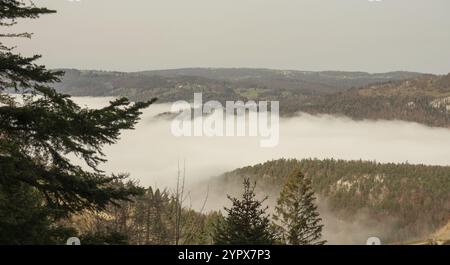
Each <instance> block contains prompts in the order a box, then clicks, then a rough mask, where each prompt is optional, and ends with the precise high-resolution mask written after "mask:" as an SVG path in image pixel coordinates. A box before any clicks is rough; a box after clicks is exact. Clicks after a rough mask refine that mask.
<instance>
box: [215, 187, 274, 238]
mask: <svg viewBox="0 0 450 265" xmlns="http://www.w3.org/2000/svg"><path fill="white" fill-rule="evenodd" d="M254 190H255V184H254V185H251V184H250V180H249V179H244V193H243V195H242V199H241V200H239V199H238V198H232V197H230V196H228V199H230V200H231V202H232V207H231V208H229V209H228V208H225V211H226V212H227V213H228V215H227V216H226V217H224V218H223V219H222V220H221V221H219V222H218V223H217V224H216V227H215V230H214V233H213V240H214V243H215V244H217V245H271V244H274V243H275V235H274V233H273V230H272V226H271V221H270V219H269V217H268V215H267V214H266V211H267V207H265V208H264V207H263V205H262V204H263V202H264V201H265V200H266V199H267V198H266V199H264V200H262V201H259V200H257V199H256V198H255V197H256V194H255V191H254Z"/></svg>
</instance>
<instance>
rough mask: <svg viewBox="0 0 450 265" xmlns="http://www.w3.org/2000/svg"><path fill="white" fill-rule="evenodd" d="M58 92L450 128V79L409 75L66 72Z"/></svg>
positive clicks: (245, 71)
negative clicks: (257, 106)
mask: <svg viewBox="0 0 450 265" xmlns="http://www.w3.org/2000/svg"><path fill="white" fill-rule="evenodd" d="M65 71H66V74H65V76H64V78H63V79H62V82H61V83H59V84H57V86H56V87H57V89H58V90H59V91H61V92H63V93H68V94H70V95H73V96H126V97H128V98H130V99H132V100H143V99H151V98H154V97H158V99H159V102H160V103H164V102H174V101H177V100H187V101H192V99H193V94H194V93H196V92H201V93H202V94H203V100H204V101H207V100H218V101H220V102H225V101H227V100H232V101H237V100H243V101H248V100H277V101H279V102H280V112H281V114H282V115H284V116H292V115H295V114H296V113H297V112H307V113H310V114H332V115H342V116H347V117H350V118H352V119H356V120H361V119H371V120H404V121H411V122H417V123H421V124H425V125H429V126H437V127H449V126H450V117H449V116H450V115H449V114H450V113H449V109H450V75H446V76H437V75H425V74H418V73H410V72H391V73H385V74H368V73H362V72H331V71H328V72H302V71H282V70H267V69H239V68H237V69H201V68H198V69H179V70H160V71H147V72H136V73H121V72H103V71H78V70H65Z"/></svg>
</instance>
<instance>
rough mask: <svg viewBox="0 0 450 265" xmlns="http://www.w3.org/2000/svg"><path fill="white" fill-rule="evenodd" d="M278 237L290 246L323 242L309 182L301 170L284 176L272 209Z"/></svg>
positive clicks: (319, 221)
mask: <svg viewBox="0 0 450 265" xmlns="http://www.w3.org/2000/svg"><path fill="white" fill-rule="evenodd" d="M274 220H275V221H276V222H277V223H278V227H279V230H280V231H281V238H282V240H283V241H284V243H286V244H290V245H323V244H325V243H326V241H322V240H321V237H322V228H323V225H321V221H322V219H321V218H320V217H319V213H318V211H317V206H316V205H315V197H314V191H313V190H312V187H311V181H310V179H309V178H307V177H305V176H304V175H303V174H302V172H301V171H300V170H295V171H294V172H293V173H292V174H291V175H290V176H289V177H288V179H287V181H286V184H285V185H284V187H283V190H282V191H281V193H280V197H279V199H278V203H277V206H276V208H275V215H274Z"/></svg>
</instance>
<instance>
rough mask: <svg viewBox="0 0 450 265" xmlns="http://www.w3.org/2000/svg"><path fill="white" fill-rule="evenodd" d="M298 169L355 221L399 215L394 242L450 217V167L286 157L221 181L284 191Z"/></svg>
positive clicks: (433, 227) (431, 228) (344, 215)
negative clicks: (247, 179) (251, 183)
mask: <svg viewBox="0 0 450 265" xmlns="http://www.w3.org/2000/svg"><path fill="white" fill-rule="evenodd" d="M297 168H298V169H300V170H301V172H303V174H305V176H307V177H309V178H310V179H311V182H312V183H311V184H312V188H313V190H314V191H315V192H316V194H317V195H318V196H320V197H321V198H322V199H324V200H325V201H326V202H328V205H329V206H330V207H331V209H332V211H333V212H334V213H335V214H336V215H337V216H340V217H341V218H343V219H345V220H349V221H351V219H352V218H354V216H355V215H356V214H357V213H358V212H359V211H361V210H364V211H367V212H368V213H369V215H370V216H371V217H372V218H373V220H379V221H380V222H382V221H383V220H393V219H394V220H395V229H394V231H395V232H393V234H392V235H391V238H389V239H388V240H391V241H402V240H405V239H411V238H414V237H423V236H428V235H429V233H430V232H433V231H435V230H436V229H438V228H440V227H441V226H443V225H445V224H446V223H447V222H448V221H449V220H450V204H449V202H450V181H449V180H450V167H443V166H426V165H411V164H408V163H403V164H394V163H388V164H382V163H377V162H372V161H343V160H334V159H325V160H317V159H304V160H301V161H299V160H295V159H280V160H274V161H269V162H266V163H263V164H258V165H255V166H248V167H244V168H241V169H237V170H235V171H232V172H230V173H226V174H224V175H223V176H222V177H221V179H220V181H218V183H216V184H217V185H220V186H221V187H222V189H224V187H226V186H227V187H228V188H229V189H230V190H231V189H233V186H236V185H239V183H240V181H241V179H242V177H250V178H251V179H253V180H256V181H257V182H258V187H259V189H260V190H261V192H263V193H264V194H278V192H279V191H280V190H281V188H282V183H284V180H285V179H286V178H287V177H288V176H289V175H290V174H291V173H292V171H293V170H295V169H297Z"/></svg>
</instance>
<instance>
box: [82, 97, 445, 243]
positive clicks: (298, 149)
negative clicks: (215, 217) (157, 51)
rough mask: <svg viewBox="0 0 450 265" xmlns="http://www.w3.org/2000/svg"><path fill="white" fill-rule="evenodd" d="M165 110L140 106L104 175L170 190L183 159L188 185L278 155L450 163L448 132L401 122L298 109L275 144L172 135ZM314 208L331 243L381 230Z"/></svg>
mask: <svg viewBox="0 0 450 265" xmlns="http://www.w3.org/2000/svg"><path fill="white" fill-rule="evenodd" d="M74 99H75V101H76V102H77V103H80V104H81V105H87V106H89V107H101V106H104V105H105V104H106V103H107V102H108V100H111V98H74ZM170 107H171V105H170V104H155V105H152V106H150V108H149V109H147V110H145V111H144V114H143V116H142V120H141V121H140V122H139V124H137V126H136V129H135V130H132V131H126V132H124V133H123V134H122V136H121V139H120V141H119V142H118V143H117V144H115V145H112V146H107V147H106V148H105V149H104V151H105V154H106V156H107V159H108V162H107V163H106V164H104V165H103V169H104V170H106V171H107V172H108V173H113V172H114V173H130V175H131V177H132V178H134V179H138V180H139V182H140V184H141V185H144V186H148V185H152V186H158V187H172V188H173V186H174V184H175V183H176V176H177V163H178V161H180V165H181V167H183V161H184V160H186V182H187V183H188V184H191V185H194V184H196V183H199V182H203V181H205V180H207V179H208V178H210V177H214V176H218V175H220V174H222V173H224V172H226V171H230V170H233V169H236V168H239V167H242V166H248V165H253V164H257V163H262V162H265V161H267V160H272V159H279V158H297V159H302V158H320V159H322V158H335V159H345V160H359V159H362V160H376V161H378V162H397V163H401V162H409V163H412V164H430V165H449V164H450V130H448V129H438V128H430V127H426V126H423V125H419V124H415V123H408V122H402V121H352V120H350V119H346V118H337V117H332V116H311V115H307V114H299V115H298V116H297V117H294V118H282V119H280V141H279V145H278V146H276V147H274V148H262V147H260V140H261V138H258V137H175V136H173V135H172V133H171V130H170V129H171V122H172V120H169V119H160V118H159V119H157V118H155V115H157V114H159V113H162V112H165V111H168V110H170ZM281 107H282V106H281ZM191 191H192V193H193V196H192V197H194V198H197V199H196V202H195V199H194V204H196V205H194V206H198V204H199V200H200V201H201V199H200V198H202V196H203V194H204V193H205V192H206V190H205V189H201V190H191ZM195 193H197V195H195ZM199 194H200V195H199ZM214 197H215V196H210V198H209V199H208V201H207V205H206V208H207V209H217V208H221V207H220V206H223V205H224V204H225V203H226V198H225V197H224V198H223V201H217V199H218V198H214ZM213 198H214V199H213ZM218 200H220V199H218ZM200 204H201V203H200ZM320 208H321V215H322V216H323V217H324V223H325V224H326V227H325V231H324V235H325V237H326V238H327V239H328V240H329V241H330V242H331V243H364V242H360V240H362V239H363V238H367V236H370V235H371V234H372V235H373V234H374V233H375V234H376V231H380V230H379V229H378V230H377V228H374V227H372V228H370V229H369V228H368V227H366V226H364V225H363V224H362V223H361V222H358V221H357V220H356V221H355V223H353V224H348V223H346V224H340V223H339V220H337V219H335V218H334V217H333V216H332V215H330V214H329V213H328V211H327V210H326V208H327V207H326V205H321V207H320ZM364 218H365V217H362V219H364ZM383 230H385V231H387V230H386V229H383Z"/></svg>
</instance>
